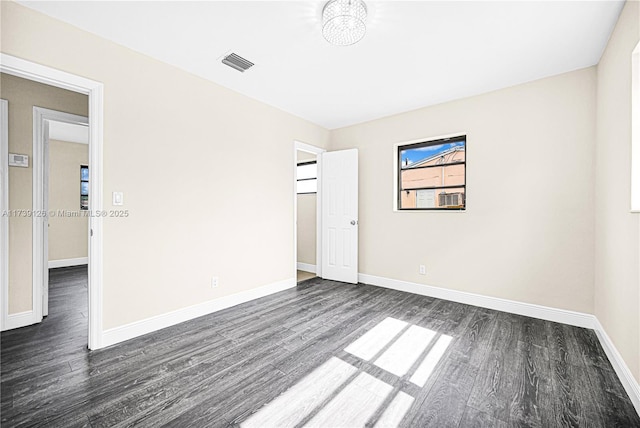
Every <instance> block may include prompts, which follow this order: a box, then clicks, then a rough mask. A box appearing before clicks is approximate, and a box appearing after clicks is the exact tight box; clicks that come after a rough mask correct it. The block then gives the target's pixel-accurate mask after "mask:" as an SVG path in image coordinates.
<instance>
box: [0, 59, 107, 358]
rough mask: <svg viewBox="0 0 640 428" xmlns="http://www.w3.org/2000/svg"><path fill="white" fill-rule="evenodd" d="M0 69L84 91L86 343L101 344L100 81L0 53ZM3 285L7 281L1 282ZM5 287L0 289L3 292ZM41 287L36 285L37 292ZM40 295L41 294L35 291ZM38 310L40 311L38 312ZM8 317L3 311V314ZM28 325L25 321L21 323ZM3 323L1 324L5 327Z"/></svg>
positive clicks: (37, 316)
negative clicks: (87, 231) (86, 151)
mask: <svg viewBox="0 0 640 428" xmlns="http://www.w3.org/2000/svg"><path fill="white" fill-rule="evenodd" d="M0 72H2V73H7V74H11V75H13V76H17V77H21V78H24V79H28V80H32V81H35V82H39V83H44V84H46V85H50V86H55V87H58V88H63V89H67V90H70V91H73V92H78V93H81V94H85V95H88V98H89V174H90V175H89V180H90V182H89V193H90V195H91V198H90V199H89V212H90V213H93V214H94V215H91V216H90V218H89V228H90V234H89V235H90V237H89V278H88V284H87V288H88V294H89V305H88V312H89V317H88V318H89V322H88V347H89V349H98V348H101V347H102V312H103V299H102V296H103V251H102V250H103V219H102V217H101V216H100V215H95V214H96V213H101V212H102V211H103V205H104V204H103V202H104V201H103V199H104V197H103V120H104V119H103V118H104V105H103V99H104V85H103V84H102V83H101V82H97V81H95V80H91V79H87V78H85V77H82V76H78V75H75V74H71V73H67V72H64V71H61V70H57V69H55V68H51V67H47V66H44V65H40V64H37V63H35V62H31V61H27V60H24V59H21V58H18V57H15V56H12V55H7V54H3V53H0ZM8 256H9V255H8V251H5V250H4V249H3V254H2V260H3V263H4V262H5V260H8ZM2 285H3V286H6V287H7V290H8V283H7V284H2ZM4 291H5V290H3V292H4ZM41 292H42V289H41V288H40V293H41ZM39 295H40V296H41V294H39ZM38 311H40V312H39V313H38ZM4 317H10V316H9V314H8V313H4V310H3V318H4ZM29 318H30V321H31V322H29V324H33V323H37V322H40V321H41V320H42V298H40V299H39V301H36V300H35V298H34V303H33V307H32V310H31V316H30V317H29ZM24 325H28V324H24ZM7 327H8V326H7V325H3V326H2V328H3V329H5V328H7Z"/></svg>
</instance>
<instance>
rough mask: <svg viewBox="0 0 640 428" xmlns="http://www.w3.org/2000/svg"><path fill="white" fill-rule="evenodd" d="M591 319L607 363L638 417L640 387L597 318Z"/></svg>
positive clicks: (639, 412)
mask: <svg viewBox="0 0 640 428" xmlns="http://www.w3.org/2000/svg"><path fill="white" fill-rule="evenodd" d="M593 319H594V323H595V328H594V330H595V331H596V335H597V336H598V339H599V340H600V344H601V345H602V348H603V349H604V352H605V353H606V354H607V357H608V358H609V362H610V363H611V365H612V366H613V369H614V370H615V371H616V374H617V375H618V378H619V379H620V382H621V383H622V386H624V389H625V390H626V391H627V394H628V395H629V398H630V399H631V401H632V402H633V405H634V406H635V408H636V411H637V412H638V415H640V385H638V382H637V381H636V379H635V378H634V377H633V375H632V374H631V370H629V367H628V366H627V364H626V363H625V362H624V360H623V359H622V355H620V353H619V352H618V350H617V349H616V347H615V345H614V344H613V342H612V341H611V338H610V337H609V335H607V332H606V331H605V330H604V327H603V326H602V324H600V321H599V320H598V318H596V317H595V316H594V317H593Z"/></svg>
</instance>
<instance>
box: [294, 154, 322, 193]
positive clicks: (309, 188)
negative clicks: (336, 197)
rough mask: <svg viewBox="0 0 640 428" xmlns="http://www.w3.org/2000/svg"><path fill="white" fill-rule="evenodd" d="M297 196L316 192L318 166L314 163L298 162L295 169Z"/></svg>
mask: <svg viewBox="0 0 640 428" xmlns="http://www.w3.org/2000/svg"><path fill="white" fill-rule="evenodd" d="M296 179H297V180H298V183H297V185H298V189H297V193H298V195H304V194H306V193H316V192H317V191H318V164H317V163H316V161H308V162H300V163H299V164H298V167H297V168H296Z"/></svg>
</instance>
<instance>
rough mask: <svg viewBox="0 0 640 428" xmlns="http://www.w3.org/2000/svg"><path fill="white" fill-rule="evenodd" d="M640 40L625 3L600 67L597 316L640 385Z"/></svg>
mask: <svg viewBox="0 0 640 428" xmlns="http://www.w3.org/2000/svg"><path fill="white" fill-rule="evenodd" d="M638 40H640V8H639V5H638V2H636V1H629V2H627V3H626V5H625V7H624V9H623V11H622V14H621V15H620V18H619V20H618V24H617V26H616V28H615V30H614V32H613V34H612V35H611V38H610V40H609V44H608V46H607V48H606V50H605V52H604V55H603V56H602V59H601V60H600V63H599V64H598V98H597V100H598V113H597V118H598V121H597V123H598V130H597V145H596V201H597V203H596V205H595V209H596V229H595V231H596V235H595V242H596V248H595V250H596V269H595V314H596V316H597V317H598V319H599V320H600V322H601V323H602V325H603V327H604V328H605V330H606V331H607V334H608V335H609V337H611V340H612V341H613V343H614V344H615V346H616V348H617V349H618V351H620V354H621V355H622V357H623V358H624V360H625V362H626V363H627V365H628V366H629V368H630V370H631V372H632V373H633V375H634V376H635V378H636V379H637V380H638V381H640V272H639V271H638V269H639V262H640V251H639V248H638V247H639V241H640V227H639V222H640V215H639V214H632V213H630V212H629V209H630V194H631V189H630V186H631V169H630V159H631V53H632V51H633V49H634V48H635V46H636V44H637V43H638ZM636 114H637V113H636Z"/></svg>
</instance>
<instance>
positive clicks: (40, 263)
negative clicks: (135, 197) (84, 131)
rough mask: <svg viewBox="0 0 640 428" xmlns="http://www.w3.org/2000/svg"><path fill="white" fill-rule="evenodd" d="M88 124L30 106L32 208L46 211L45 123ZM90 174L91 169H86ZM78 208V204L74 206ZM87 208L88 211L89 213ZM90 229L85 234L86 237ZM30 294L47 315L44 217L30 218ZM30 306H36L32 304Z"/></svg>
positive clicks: (82, 119)
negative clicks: (31, 118) (31, 124)
mask: <svg viewBox="0 0 640 428" xmlns="http://www.w3.org/2000/svg"><path fill="white" fill-rule="evenodd" d="M50 121H55V122H63V123H68V124H71V125H81V126H89V118H88V117H86V116H79V115H76V114H71V113H65V112H62V111H58V110H51V109H48V108H44V107H36V106H34V107H33V203H32V206H33V211H34V212H36V213H48V212H49V167H50V165H49V122H50ZM89 173H91V169H89ZM76 208H77V209H80V207H76ZM90 212H91V211H89V213H90ZM90 234H91V231H90V230H89V231H88V233H87V240H88V239H89V235H90ZM32 251H33V265H32V269H33V276H32V277H33V279H32V286H33V293H34V295H33V296H34V302H36V301H40V305H41V306H40V310H39V311H36V313H37V314H40V318H41V319H42V317H43V316H47V315H48V314H49V304H48V298H49V228H48V216H47V217H45V216H39V215H38V216H34V217H33V243H32ZM34 307H37V305H35V306H34Z"/></svg>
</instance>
